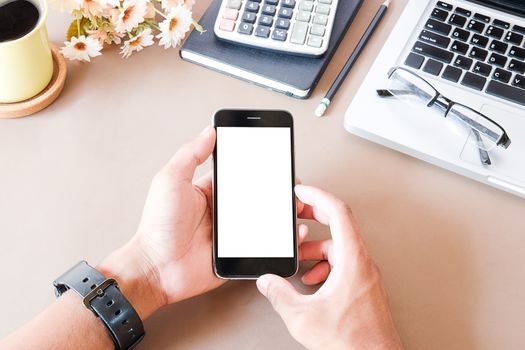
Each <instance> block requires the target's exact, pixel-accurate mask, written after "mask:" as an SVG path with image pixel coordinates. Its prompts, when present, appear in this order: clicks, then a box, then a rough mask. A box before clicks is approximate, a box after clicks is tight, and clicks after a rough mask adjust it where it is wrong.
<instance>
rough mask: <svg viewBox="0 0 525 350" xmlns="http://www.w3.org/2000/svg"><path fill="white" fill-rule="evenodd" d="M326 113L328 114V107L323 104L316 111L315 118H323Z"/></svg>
mask: <svg viewBox="0 0 525 350" xmlns="http://www.w3.org/2000/svg"><path fill="white" fill-rule="evenodd" d="M324 112H326V106H325V105H324V104H322V103H321V104H320V105H319V106H317V108H316V109H315V116H316V117H318V118H321V117H322V116H323V115H324Z"/></svg>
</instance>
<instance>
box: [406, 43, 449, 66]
mask: <svg viewBox="0 0 525 350" xmlns="http://www.w3.org/2000/svg"><path fill="white" fill-rule="evenodd" d="M412 51H414V52H416V53H419V54H422V55H423V56H427V57H430V58H433V59H436V60H438V61H441V62H445V63H450V62H452V59H453V58H454V54H453V53H452V52H449V51H446V50H443V49H440V48H438V47H435V46H432V45H428V44H425V43H423V42H421V41H416V44H415V45H414V47H413V48H412Z"/></svg>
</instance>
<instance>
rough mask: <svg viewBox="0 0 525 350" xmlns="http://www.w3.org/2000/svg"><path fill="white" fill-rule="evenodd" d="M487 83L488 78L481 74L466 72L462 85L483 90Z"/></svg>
mask: <svg viewBox="0 0 525 350" xmlns="http://www.w3.org/2000/svg"><path fill="white" fill-rule="evenodd" d="M486 83H487V79H486V78H484V77H482V76H481V75H477V74H474V73H470V72H466V73H465V76H464V77H463V80H462V81H461V85H463V86H467V87H469V88H472V89H475V90H478V91H481V90H483V87H484V86H485V84H486Z"/></svg>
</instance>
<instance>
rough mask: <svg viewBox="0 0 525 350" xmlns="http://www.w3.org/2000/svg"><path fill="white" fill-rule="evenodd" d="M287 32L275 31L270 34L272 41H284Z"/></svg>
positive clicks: (282, 30)
mask: <svg viewBox="0 0 525 350" xmlns="http://www.w3.org/2000/svg"><path fill="white" fill-rule="evenodd" d="M287 36H288V32H287V31H286V30H284V29H275V30H274V31H273V33H272V39H273V40H277V41H285V40H286V37H287Z"/></svg>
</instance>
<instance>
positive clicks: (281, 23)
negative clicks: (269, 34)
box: [275, 18, 290, 29]
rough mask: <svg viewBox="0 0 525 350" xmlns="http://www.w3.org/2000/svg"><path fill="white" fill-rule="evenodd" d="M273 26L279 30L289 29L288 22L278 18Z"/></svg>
mask: <svg viewBox="0 0 525 350" xmlns="http://www.w3.org/2000/svg"><path fill="white" fill-rule="evenodd" d="M275 26H276V27H277V28H279V29H288V28H290V20H289V19H286V18H278V19H277V23H276V24H275Z"/></svg>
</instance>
